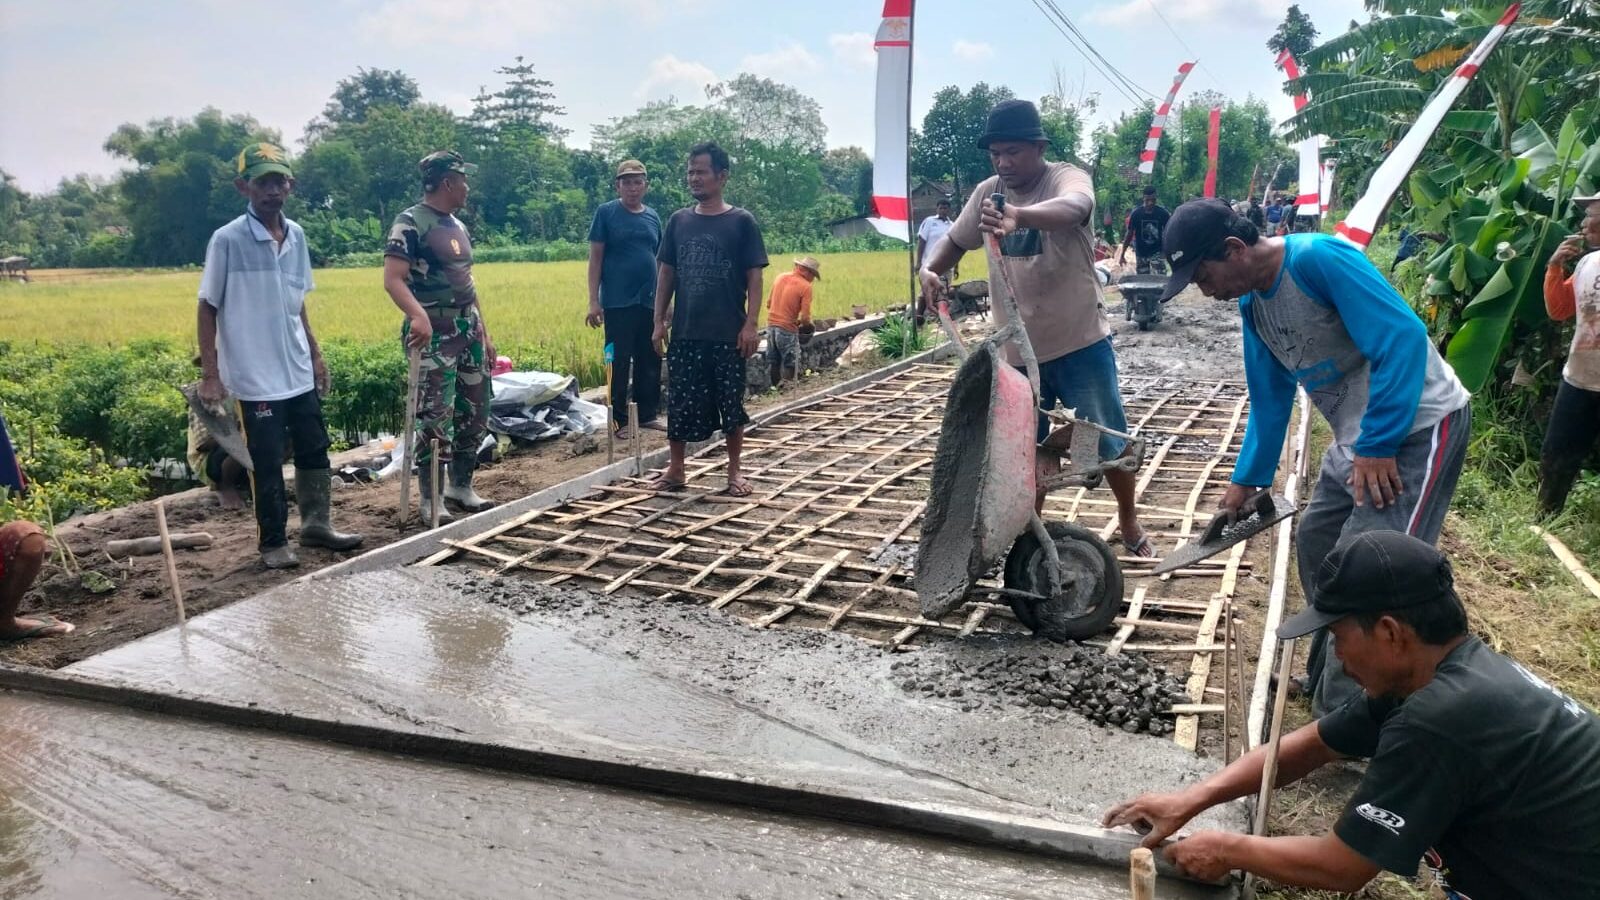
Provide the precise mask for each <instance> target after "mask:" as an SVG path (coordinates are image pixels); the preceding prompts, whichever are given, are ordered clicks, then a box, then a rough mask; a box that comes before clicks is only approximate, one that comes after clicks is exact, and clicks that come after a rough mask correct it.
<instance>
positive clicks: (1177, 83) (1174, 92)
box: [1139, 62, 1194, 175]
mask: <svg viewBox="0 0 1600 900" xmlns="http://www.w3.org/2000/svg"><path fill="white" fill-rule="evenodd" d="M1193 68H1194V63H1192V62H1186V63H1184V64H1183V65H1181V66H1179V67H1178V77H1176V78H1174V79H1172V89H1171V90H1169V91H1167V99H1165V100H1163V101H1161V105H1160V106H1158V107H1156V114H1155V118H1153V119H1151V120H1150V135H1149V136H1148V137H1146V138H1145V141H1144V152H1143V153H1140V154H1139V171H1140V172H1143V173H1144V174H1146V175H1149V174H1152V173H1153V172H1155V170H1156V148H1157V147H1159V146H1161V132H1163V131H1165V130H1166V129H1167V116H1169V115H1171V114H1172V103H1173V101H1175V100H1177V99H1178V89H1179V88H1181V87H1183V80H1184V79H1185V78H1188V77H1189V72H1190V70H1192V69H1193Z"/></svg>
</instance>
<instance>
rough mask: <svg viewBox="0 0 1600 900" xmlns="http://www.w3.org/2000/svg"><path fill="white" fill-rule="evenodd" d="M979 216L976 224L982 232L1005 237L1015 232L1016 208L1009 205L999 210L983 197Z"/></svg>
mask: <svg viewBox="0 0 1600 900" xmlns="http://www.w3.org/2000/svg"><path fill="white" fill-rule="evenodd" d="M979 215H980V216H981V220H980V221H979V223H978V224H979V227H981V228H982V229H983V230H984V231H987V232H990V233H993V234H998V235H999V236H1001V237H1005V236H1006V235H1008V234H1010V233H1011V232H1013V231H1016V230H1017V208H1016V207H1015V206H1012V205H1011V204H1009V203H1007V204H1006V208H1005V209H1004V210H1001V209H998V208H996V207H995V205H994V201H993V200H990V199H989V198H987V197H985V198H984V199H983V206H982V207H980V213H979Z"/></svg>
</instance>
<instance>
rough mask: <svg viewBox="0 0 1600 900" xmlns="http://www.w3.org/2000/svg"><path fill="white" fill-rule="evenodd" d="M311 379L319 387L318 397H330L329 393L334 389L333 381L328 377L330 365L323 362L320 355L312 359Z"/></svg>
mask: <svg viewBox="0 0 1600 900" xmlns="http://www.w3.org/2000/svg"><path fill="white" fill-rule="evenodd" d="M311 377H312V379H313V380H314V381H315V382H316V385H317V396H318V397H326V396H328V392H329V391H330V390H332V389H333V379H331V378H329V377H328V364H327V363H326V362H324V361H323V359H322V354H320V353H318V354H317V355H316V356H313V357H311Z"/></svg>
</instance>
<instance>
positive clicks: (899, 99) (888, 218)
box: [867, 0, 913, 244]
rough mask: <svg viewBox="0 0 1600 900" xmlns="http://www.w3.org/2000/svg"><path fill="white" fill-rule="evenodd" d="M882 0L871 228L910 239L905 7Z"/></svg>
mask: <svg viewBox="0 0 1600 900" xmlns="http://www.w3.org/2000/svg"><path fill="white" fill-rule="evenodd" d="M912 2H913V0H884V3H883V21H882V22H881V23H880V24H879V25H878V37H877V40H875V41H873V43H872V49H874V50H876V51H877V52H878V101H877V102H878V107H877V111H876V114H875V115H876V119H877V129H876V132H875V139H874V141H873V147H872V216H871V217H870V218H868V219H867V221H868V222H870V223H872V227H873V228H876V229H878V231H880V232H882V233H883V234H885V235H888V236H889V237H892V238H898V239H899V240H902V241H905V242H906V243H908V244H909V243H911V198H909V197H907V196H906V186H907V171H908V164H909V159H908V156H909V144H908V143H907V141H908V135H909V134H910V132H911V105H910V97H911V7H912Z"/></svg>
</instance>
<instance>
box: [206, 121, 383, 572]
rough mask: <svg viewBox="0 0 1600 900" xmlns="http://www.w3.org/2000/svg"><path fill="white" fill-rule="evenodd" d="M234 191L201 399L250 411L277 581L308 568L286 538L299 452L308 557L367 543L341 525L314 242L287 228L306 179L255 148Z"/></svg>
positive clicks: (216, 238) (263, 534)
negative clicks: (289, 466)
mask: <svg viewBox="0 0 1600 900" xmlns="http://www.w3.org/2000/svg"><path fill="white" fill-rule="evenodd" d="M234 169H235V171H236V173H237V177H236V178H235V179H234V182H233V183H234V187H235V188H236V189H237V190H238V191H239V193H240V194H242V195H244V196H245V197H247V198H249V200H250V205H249V207H248V208H247V209H246V210H245V214H244V215H242V216H240V217H239V218H237V219H234V220H233V221H232V222H229V223H228V224H226V225H224V226H222V227H221V228H219V229H217V231H216V233H215V234H213V235H211V243H210V244H209V245H208V246H207V247H206V264H205V270H204V271H203V272H202V273H201V275H200V307H199V331H200V335H199V338H200V368H201V371H202V372H203V375H202V378H201V381H200V399H201V400H202V401H203V402H205V403H207V404H217V403H220V402H221V401H222V399H223V397H224V396H225V395H228V394H231V395H232V396H233V397H234V399H235V400H236V401H237V402H238V405H239V418H240V420H241V421H242V422H243V423H244V435H245V443H246V444H247V445H248V447H249V450H250V460H251V463H252V465H253V466H254V469H255V471H254V473H253V475H252V478H251V493H252V494H253V495H254V497H255V512H256V527H257V529H258V531H259V540H258V542H257V543H258V547H259V549H260V551H261V561H262V562H263V563H265V564H266V566H267V567H268V568H271V569H285V568H291V567H293V566H298V565H299V564H300V561H299V559H298V558H297V557H296V556H295V553H294V551H293V550H292V549H290V547H289V540H288V537H287V534H286V527H287V523H288V517H289V511H288V498H287V496H286V494H285V491H284V485H283V460H284V456H285V455H286V451H287V450H288V448H289V445H290V444H291V443H292V444H293V447H294V466H295V477H294V485H295V500H296V501H297V503H298V505H299V507H300V546H302V547H327V548H329V549H333V550H350V549H354V548H355V547H357V546H359V545H360V544H361V535H359V534H345V533H343V532H339V531H335V530H334V528H333V525H332V524H331V523H330V521H329V507H330V506H331V504H332V493H331V488H332V486H333V482H332V472H331V471H330V470H329V466H328V429H327V426H326V425H325V424H324V423H323V420H322V400H321V395H322V394H325V393H327V391H328V369H327V366H326V365H324V363H323V361H322V351H321V349H320V348H319V347H318V346H317V340H316V337H315V336H313V335H312V333H311V320H310V319H309V318H307V316H306V308H305V297H306V293H307V292H309V291H310V290H311V288H312V286H313V284H312V279H311V254H310V252H309V251H308V250H307V249H306V236H305V232H304V231H302V230H301V229H300V226H299V225H297V224H295V223H294V222H292V221H290V220H289V219H287V218H285V217H284V215H283V202H284V200H286V199H288V196H289V193H290V192H291V191H292V190H294V172H293V171H292V170H291V169H290V168H289V162H288V156H287V154H285V153H284V152H283V148H281V147H278V146H276V145H273V144H268V143H258V144H251V145H250V146H248V147H246V148H244V149H243V150H241V151H240V152H239V156H238V158H237V159H236V160H235V161H234Z"/></svg>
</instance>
